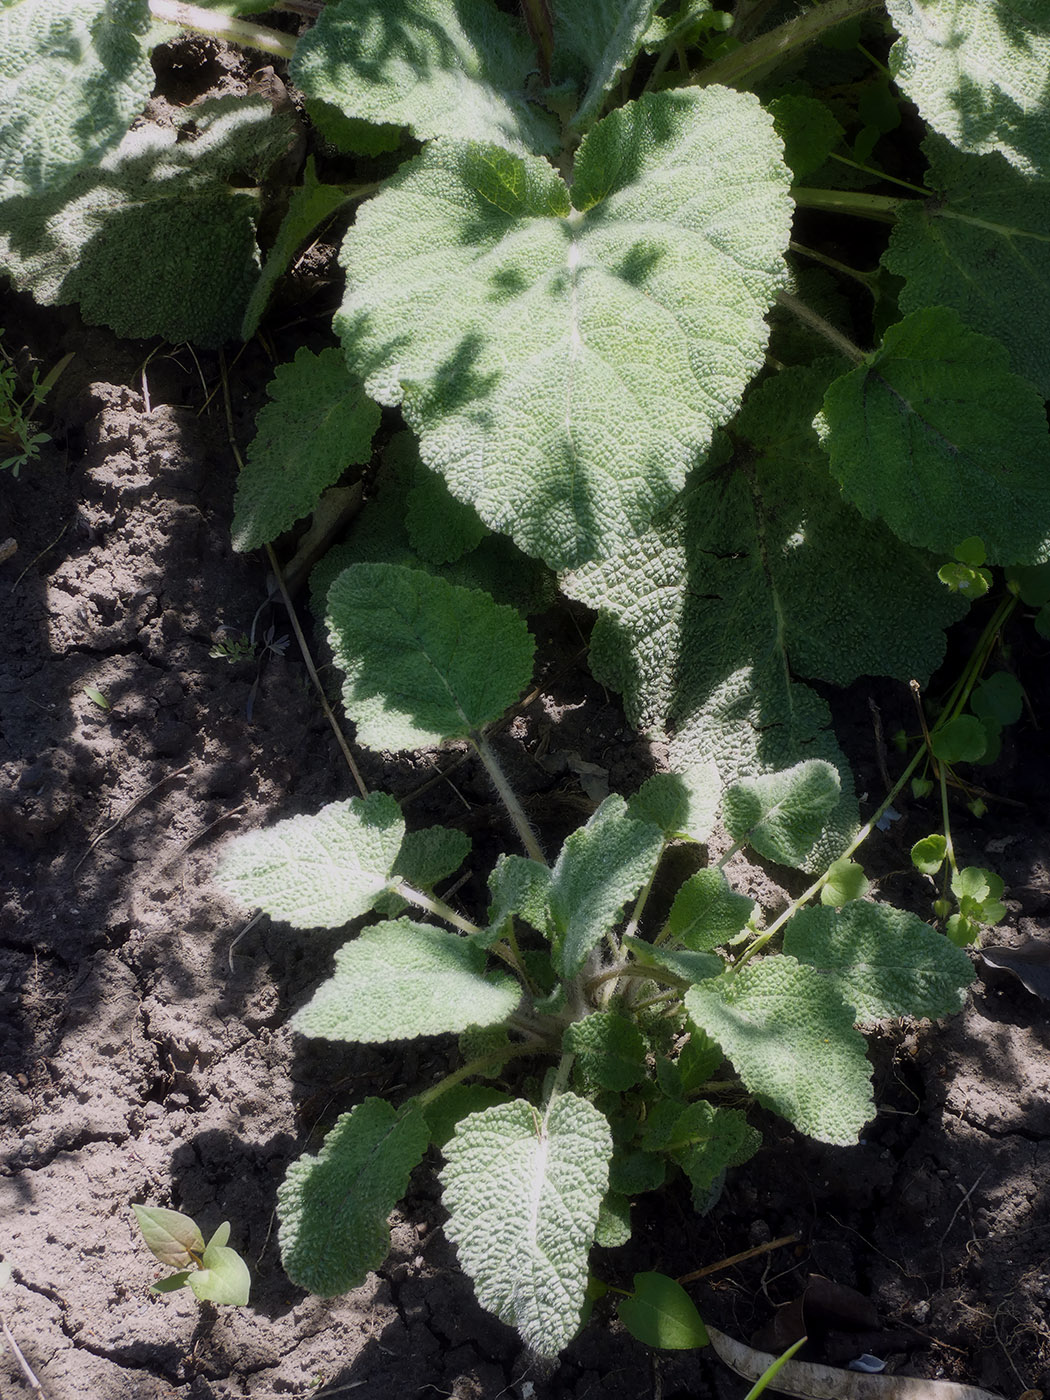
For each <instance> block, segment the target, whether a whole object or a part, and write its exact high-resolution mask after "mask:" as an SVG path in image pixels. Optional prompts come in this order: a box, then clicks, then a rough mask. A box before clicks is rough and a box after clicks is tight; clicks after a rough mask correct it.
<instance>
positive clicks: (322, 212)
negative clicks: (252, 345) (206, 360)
mask: <svg viewBox="0 0 1050 1400" xmlns="http://www.w3.org/2000/svg"><path fill="white" fill-rule="evenodd" d="M350 198H351V196H350V195H348V194H347V192H346V190H345V189H343V188H342V186H340V185H326V184H323V183H322V182H321V181H320V180H318V178H317V168H316V163H315V161H314V158H313V156H310V157H308V158H307V162H306V168H305V170H304V172H303V183H302V185H300V186H299V187H298V188H297V189H294V190H293V191H292V196H291V199H290V200H289V201H288V211H287V213H286V214H285V216H284V218H283V219H282V220H281V226H280V228H279V229H278V230H277V237H276V238H275V239H274V241H273V246H272V247H271V249H270V251H269V253H267V255H266V261H265V262H264V263H263V268H262V272H261V273H260V275H259V280H258V281H257V282H256V284H255V286H254V288H253V289H252V294H251V296H250V297H249V298H248V305H247V306H246V307H245V311H244V320H243V322H242V323H241V339H242V340H251V338H252V336H253V335H254V334H255V332H256V331H257V330H258V329H259V322H260V321H261V320H262V318H263V314H264V313H265V311H266V307H267V304H268V303H269V300H270V296H271V294H272V293H273V289H274V287H275V286H276V285H277V282H278V281H279V280H280V278H281V277H282V276H283V275H284V273H285V272H286V270H287V269H288V266H289V264H290V263H291V261H292V259H293V258H294V256H295V254H296V252H297V251H298V250H299V248H300V247H301V246H302V245H303V244H304V243H305V242H306V240H307V239H308V238H309V237H310V235H311V234H313V233H315V232H316V230H318V229H319V228H320V227H321V225H322V224H323V223H324V222H325V221H326V220H327V219H330V218H331V217H332V215H333V214H334V213H335V212H336V210H337V209H340V208H341V207H342V206H343V205H344V204H347V203H348V202H349V200H350Z"/></svg>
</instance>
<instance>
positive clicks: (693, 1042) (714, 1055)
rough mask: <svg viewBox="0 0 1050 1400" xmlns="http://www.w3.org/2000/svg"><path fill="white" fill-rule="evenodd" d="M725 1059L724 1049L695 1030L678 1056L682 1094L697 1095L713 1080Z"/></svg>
mask: <svg viewBox="0 0 1050 1400" xmlns="http://www.w3.org/2000/svg"><path fill="white" fill-rule="evenodd" d="M724 1059H725V1056H724V1055H723V1054H722V1047H721V1046H720V1045H718V1044H716V1043H715V1041H713V1040H712V1039H711V1037H710V1036H708V1035H705V1034H704V1032H703V1031H702V1030H699V1029H697V1030H694V1031H692V1032H691V1033H690V1036H689V1039H688V1040H687V1041H686V1043H685V1044H684V1045H683V1046H682V1049H681V1050H680V1052H679V1055H678V1073H679V1076H680V1077H681V1082H682V1093H683V1094H686V1095H690V1094H695V1093H696V1091H697V1090H698V1089H699V1088H700V1087H701V1086H702V1085H704V1084H706V1083H707V1081H708V1080H709V1079H710V1078H711V1076H712V1075H713V1074H714V1073H715V1071H716V1070H717V1069H718V1067H719V1065H720V1064H721V1063H722V1061H723V1060H724Z"/></svg>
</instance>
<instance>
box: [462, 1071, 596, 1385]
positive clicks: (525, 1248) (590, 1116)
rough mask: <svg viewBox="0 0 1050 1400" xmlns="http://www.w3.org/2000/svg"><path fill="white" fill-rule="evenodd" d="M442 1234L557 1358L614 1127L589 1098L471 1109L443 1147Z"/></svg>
mask: <svg viewBox="0 0 1050 1400" xmlns="http://www.w3.org/2000/svg"><path fill="white" fill-rule="evenodd" d="M444 1153H445V1158H446V1163H445V1166H444V1168H443V1169H442V1171H441V1182H442V1186H443V1196H442V1199H443V1203H444V1205H445V1207H446V1209H447V1210H448V1211H449V1214H450V1219H449V1221H448V1224H447V1225H446V1226H445V1233H446V1234H447V1235H448V1237H449V1238H450V1239H451V1240H452V1242H453V1243H454V1244H455V1246H456V1250H457V1253H458V1254H459V1258H460V1262H461V1263H462V1265H463V1268H464V1269H465V1270H466V1272H467V1273H468V1274H469V1275H470V1277H471V1278H472V1279H473V1281H474V1289H475V1292H476V1293H477V1295H478V1301H479V1302H480V1303H481V1305H482V1306H483V1307H486V1308H488V1309H489V1310H490V1311H491V1312H494V1313H495V1314H496V1316H497V1317H499V1318H501V1319H502V1321H504V1322H506V1323H509V1325H510V1326H512V1327H516V1328H517V1329H518V1331H519V1332H520V1333H521V1336H522V1338H523V1340H524V1342H525V1344H526V1346H528V1347H529V1348H530V1349H531V1350H533V1351H534V1352H536V1353H537V1354H538V1355H539V1356H544V1357H554V1356H557V1354H558V1352H559V1351H561V1350H562V1348H563V1347H564V1346H566V1345H567V1344H568V1343H569V1342H570V1341H571V1340H572V1338H573V1337H574V1336H575V1334H576V1331H577V1329H578V1327H579V1324H580V1313H581V1310H582V1308H583V1301H584V1295H585V1293H586V1290H587V1276H588V1271H587V1256H588V1252H589V1250H590V1247H591V1243H592V1241H593V1239H594V1234H595V1230H596V1228H597V1224H598V1212H599V1210H600V1208H601V1203H602V1199H603V1197H604V1195H605V1192H606V1188H607V1186H608V1180H609V1159H610V1158H611V1156H612V1134H611V1133H610V1131H609V1125H608V1123H607V1122H606V1121H605V1119H604V1118H603V1117H602V1115H601V1114H600V1113H599V1112H598V1110H597V1109H596V1108H594V1107H593V1106H592V1105H591V1104H589V1103H588V1102H587V1101H586V1099H581V1098H578V1097H577V1096H576V1095H575V1094H560V1095H558V1096H557V1097H556V1098H555V1099H554V1100H553V1101H552V1102H551V1103H550V1104H549V1105H548V1106H547V1108H546V1109H544V1110H543V1111H539V1110H537V1109H535V1108H533V1106H532V1105H531V1104H530V1103H528V1102H526V1101H525V1100H523V1099H517V1100H515V1101H514V1102H513V1103H509V1104H503V1105H500V1106H497V1107H495V1108H490V1109H486V1110H485V1111H484V1112H482V1113H473V1114H471V1115H470V1117H469V1118H466V1119H464V1121H463V1122H462V1123H460V1125H459V1127H458V1128H457V1129H456V1135H455V1137H453V1138H451V1139H450V1140H449V1141H448V1142H447V1143H446V1144H445V1148H444Z"/></svg>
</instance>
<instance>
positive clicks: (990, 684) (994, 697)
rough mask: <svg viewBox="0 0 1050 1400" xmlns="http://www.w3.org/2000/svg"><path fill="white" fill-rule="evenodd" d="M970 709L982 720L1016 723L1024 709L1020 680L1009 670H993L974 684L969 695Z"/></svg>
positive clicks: (1001, 723)
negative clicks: (978, 682)
mask: <svg viewBox="0 0 1050 1400" xmlns="http://www.w3.org/2000/svg"><path fill="white" fill-rule="evenodd" d="M970 709H971V710H973V712H974V714H975V715H977V716H978V718H979V719H982V720H994V721H995V722H996V723H997V724H1000V725H1006V724H1016V723H1017V721H1018V720H1019V719H1020V718H1021V712H1022V710H1023V709H1024V691H1023V690H1022V688H1021V682H1020V681H1019V680H1018V679H1017V677H1016V676H1013V675H1011V674H1010V672H1009V671H995V672H993V673H992V675H990V676H986V677H985V678H984V680H983V681H981V682H980V684H979V685H976V686H975V687H974V689H973V691H972V693H971V695H970Z"/></svg>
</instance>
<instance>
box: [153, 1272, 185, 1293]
mask: <svg viewBox="0 0 1050 1400" xmlns="http://www.w3.org/2000/svg"><path fill="white" fill-rule="evenodd" d="M193 1273H196V1270H195V1269H182V1270H180V1271H179V1273H177V1274H169V1275H168V1277H167V1278H159V1279H158V1280H157V1282H156V1283H151V1284H150V1286H149V1291H150V1292H151V1293H177V1292H178V1291H179V1289H180V1288H186V1287H187V1285H188V1284H189V1281H190V1275H191V1274H193Z"/></svg>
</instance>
